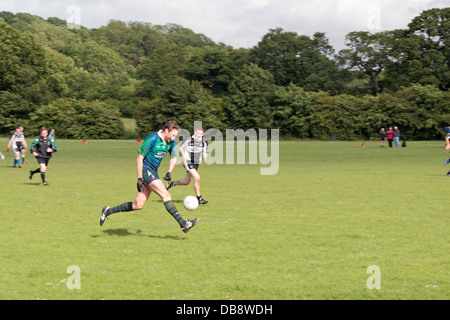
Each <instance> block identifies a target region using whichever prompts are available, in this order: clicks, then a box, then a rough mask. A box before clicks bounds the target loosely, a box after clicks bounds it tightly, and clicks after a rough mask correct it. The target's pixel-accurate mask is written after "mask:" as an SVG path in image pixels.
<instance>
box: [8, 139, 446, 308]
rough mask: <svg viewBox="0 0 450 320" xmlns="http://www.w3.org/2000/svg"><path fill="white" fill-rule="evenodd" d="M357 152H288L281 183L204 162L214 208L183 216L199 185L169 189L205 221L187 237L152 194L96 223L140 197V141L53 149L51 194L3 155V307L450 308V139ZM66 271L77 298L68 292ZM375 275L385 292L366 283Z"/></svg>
mask: <svg viewBox="0 0 450 320" xmlns="http://www.w3.org/2000/svg"><path fill="white" fill-rule="evenodd" d="M6 143H7V140H6V139H0V145H6ZM360 144H361V143H360V142H312V141H283V142H280V170H279V172H278V174H277V175H275V176H261V175H260V166H259V165H226V164H224V165H210V166H207V165H202V166H201V168H200V174H201V177H202V181H201V186H202V193H203V195H204V197H205V198H206V199H207V200H209V201H210V203H209V204H208V205H207V206H204V207H201V208H199V209H197V210H196V211H194V212H186V210H184V209H183V207H182V203H181V201H182V199H183V198H184V197H185V196H187V195H192V194H193V187H192V185H190V186H188V187H175V188H173V189H171V190H170V191H171V193H172V196H173V198H174V200H175V203H176V205H177V207H178V208H179V209H180V211H181V214H182V216H183V217H184V218H186V219H189V218H194V217H196V216H198V217H200V222H199V224H198V225H197V226H196V227H195V228H194V229H193V230H192V231H191V232H190V233H188V234H184V233H183V232H181V231H180V229H179V227H178V225H177V223H176V222H175V220H174V219H173V218H172V217H171V216H170V215H169V214H168V213H167V212H166V211H165V209H164V206H163V205H162V202H161V201H160V199H159V198H158V197H156V195H152V196H151V198H150V200H149V202H148V203H147V205H146V207H145V209H144V210H143V211H141V212H136V213H128V214H116V215H114V216H111V218H110V219H109V220H107V221H106V223H105V225H104V226H103V227H99V226H98V218H99V215H100V209H101V207H102V206H103V205H110V206H111V205H118V204H121V203H123V202H126V201H132V200H134V198H135V196H136V168H135V164H136V162H135V160H136V156H137V153H136V151H137V148H138V146H139V145H138V144H137V143H136V142H135V141H128V140H127V141H123V140H121V141H89V143H88V144H86V145H84V144H82V143H81V142H80V141H69V140H60V141H58V146H59V147H60V151H59V152H58V153H57V154H55V156H54V157H53V159H52V160H51V162H50V165H49V168H48V172H47V180H48V182H49V184H50V186H49V187H43V186H42V185H41V183H40V177H39V176H38V175H36V176H35V177H34V178H33V180H32V181H30V180H29V179H28V171H29V170H30V169H35V168H37V167H38V165H37V163H36V161H35V159H33V157H32V156H31V155H30V154H29V153H28V154H27V160H28V164H26V165H24V166H23V168H22V169H13V168H12V167H11V165H12V155H11V154H10V153H9V154H6V153H4V154H5V155H6V156H7V159H6V160H4V161H0V194H1V206H0V244H1V250H0V299H30V300H35V299H149V300H153V299H163V300H186V299H187V300H199V299H206V300H209V299H214V300H216V299H220V300H222V299H227V300H228V299H234V300H238V299H244V300H247V299H256V300H262V299H287V300H291V299H292V300H294V299H295V300H301V299H377V300H382V299H448V297H449V296H450V287H449V278H450V277H449V267H448V262H449V238H448V235H449V212H448V205H447V204H446V202H445V201H446V197H447V193H448V190H449V184H450V178H448V177H446V176H445V173H446V172H447V170H446V169H445V168H444V166H443V162H444V160H445V158H446V157H447V156H448V153H447V152H445V150H444V148H443V143H442V142H409V143H408V147H407V148H404V149H389V148H384V149H382V148H379V147H378V145H377V143H368V144H367V146H366V148H361V147H360ZM166 169H167V161H166V160H165V161H164V162H163V165H162V168H161V172H160V173H162V174H164V173H165V171H166ZM173 176H174V178H181V177H183V176H184V171H183V169H182V167H181V166H177V168H176V170H175V171H174V174H173ZM71 265H76V266H79V267H80V269H81V290H76V289H75V290H69V289H68V287H67V285H66V281H67V279H68V278H69V277H70V276H71V274H69V273H67V268H68V267H69V266H71ZM372 265H376V266H379V267H380V270H381V289H380V290H369V289H368V288H367V286H366V282H367V279H368V278H369V276H370V274H367V273H366V271H367V268H368V267H369V266H372Z"/></svg>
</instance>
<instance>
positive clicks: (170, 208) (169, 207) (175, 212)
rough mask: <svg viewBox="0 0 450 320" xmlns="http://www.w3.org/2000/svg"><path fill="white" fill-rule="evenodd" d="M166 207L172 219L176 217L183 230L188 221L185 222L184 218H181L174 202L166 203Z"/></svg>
mask: <svg viewBox="0 0 450 320" xmlns="http://www.w3.org/2000/svg"><path fill="white" fill-rule="evenodd" d="M164 206H165V207H166V210H167V211H168V212H169V213H170V214H171V215H172V217H174V218H175V220H177V222H178V223H179V224H180V227H182V228H183V227H184V224H185V223H186V221H184V220H183V218H182V217H181V216H180V214H179V212H178V210H177V208H176V207H175V204H174V203H173V201H172V200H170V201H167V202H165V203H164Z"/></svg>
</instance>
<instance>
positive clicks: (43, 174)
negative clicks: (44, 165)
mask: <svg viewBox="0 0 450 320" xmlns="http://www.w3.org/2000/svg"><path fill="white" fill-rule="evenodd" d="M41 179H42V182H43V183H45V172H41Z"/></svg>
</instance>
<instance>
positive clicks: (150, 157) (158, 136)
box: [99, 121, 198, 233]
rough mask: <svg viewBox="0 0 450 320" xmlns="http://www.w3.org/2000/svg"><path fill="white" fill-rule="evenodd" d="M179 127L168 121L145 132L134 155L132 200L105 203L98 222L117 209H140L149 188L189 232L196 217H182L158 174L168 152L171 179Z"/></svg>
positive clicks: (101, 221) (184, 229)
mask: <svg viewBox="0 0 450 320" xmlns="http://www.w3.org/2000/svg"><path fill="white" fill-rule="evenodd" d="M179 131H180V127H179V126H178V124H177V123H176V122H175V121H169V122H168V123H166V124H165V125H164V128H163V129H162V130H160V131H159V132H156V133H153V134H150V135H148V136H147V137H146V138H145V141H144V143H143V144H142V145H141V147H140V148H139V150H138V153H139V155H138V157H137V160H136V162H137V165H136V166H137V178H138V182H137V190H138V194H137V196H136V200H135V201H134V202H125V203H123V204H121V205H118V206H116V207H111V208H110V207H108V206H105V207H103V208H102V214H101V216H100V219H99V224H100V226H102V225H103V223H104V222H105V221H106V219H108V217H109V216H110V215H112V214H114V213H118V212H130V211H135V210H142V209H143V208H144V205H145V203H146V202H147V200H148V198H149V197H150V194H151V193H152V192H154V193H156V194H157V195H158V196H159V197H160V198H161V199H162V201H163V203H164V206H165V208H166V210H167V211H168V212H169V213H170V214H171V215H172V217H173V218H174V219H175V220H176V221H177V222H178V224H179V225H180V227H181V230H182V231H183V232H185V233H186V232H188V231H189V230H190V229H191V228H193V227H194V226H195V225H196V224H197V222H198V218H196V219H194V220H187V221H185V220H184V219H183V218H182V217H181V215H180V213H179V212H178V210H177V208H176V207H175V204H174V203H173V201H172V196H171V195H170V193H169V192H168V191H167V189H166V187H165V186H164V184H163V182H162V181H161V179H160V177H159V175H158V169H159V166H160V165H161V161H162V160H163V158H164V156H165V155H166V154H167V153H169V154H170V155H171V159H170V162H169V171H168V172H167V173H166V176H165V179H169V180H170V179H171V175H172V171H173V169H174V168H175V165H176V162H177V156H178V154H177V150H176V143H175V137H176V136H177V135H178V133H179Z"/></svg>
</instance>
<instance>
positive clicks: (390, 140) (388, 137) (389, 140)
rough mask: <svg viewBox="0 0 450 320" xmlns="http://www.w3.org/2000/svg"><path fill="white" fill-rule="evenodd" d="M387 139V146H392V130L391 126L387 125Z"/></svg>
mask: <svg viewBox="0 0 450 320" xmlns="http://www.w3.org/2000/svg"><path fill="white" fill-rule="evenodd" d="M387 140H388V142H389V148H392V141H394V130H392V127H389V130H388V131H387Z"/></svg>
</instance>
